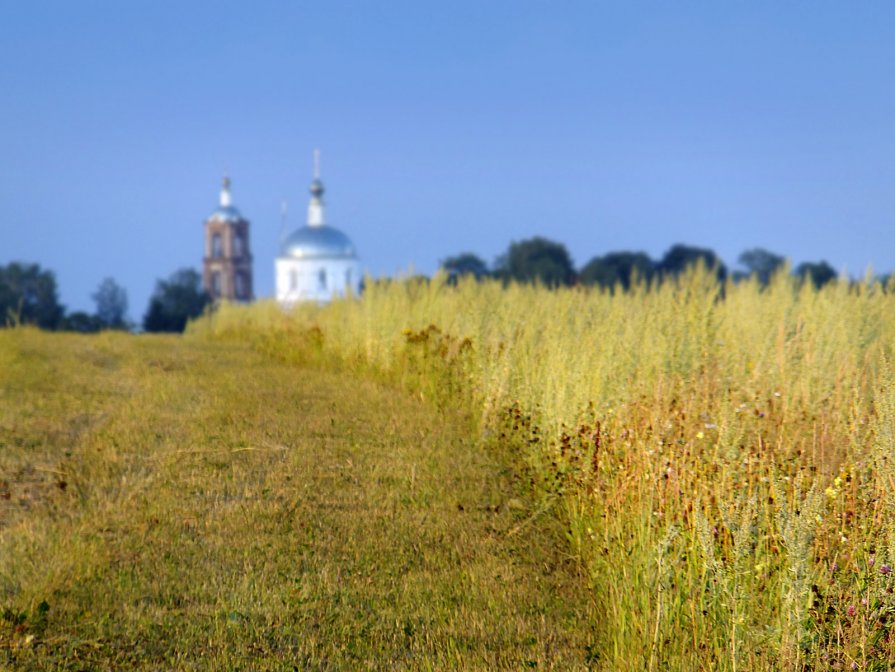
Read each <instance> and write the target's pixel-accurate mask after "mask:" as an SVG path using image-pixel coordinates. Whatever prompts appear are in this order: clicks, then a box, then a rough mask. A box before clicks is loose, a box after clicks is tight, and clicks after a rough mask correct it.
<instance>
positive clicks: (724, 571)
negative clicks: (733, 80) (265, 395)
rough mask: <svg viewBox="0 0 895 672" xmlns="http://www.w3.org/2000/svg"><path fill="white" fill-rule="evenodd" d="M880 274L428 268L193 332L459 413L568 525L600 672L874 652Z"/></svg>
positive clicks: (887, 332)
mask: <svg viewBox="0 0 895 672" xmlns="http://www.w3.org/2000/svg"><path fill="white" fill-rule="evenodd" d="M889 289H890V291H889V292H888V293H887V292H885V291H883V288H882V287H880V286H879V285H878V284H874V283H873V282H869V281H868V282H865V283H862V284H857V285H853V286H850V285H849V284H847V283H844V282H840V283H837V284H833V285H829V286H827V287H825V288H824V289H823V290H822V291H815V290H814V289H813V288H811V287H810V286H799V285H797V284H796V283H795V282H794V281H793V280H792V279H791V278H790V277H789V276H788V275H786V274H785V273H781V274H779V275H778V276H777V277H776V278H775V279H774V281H773V282H772V284H771V285H770V287H768V288H762V287H760V286H759V285H758V284H757V283H756V282H747V283H743V284H739V285H727V286H725V287H719V286H717V285H716V284H715V283H714V282H713V280H712V277H711V274H710V273H707V272H705V271H703V270H699V269H697V270H695V271H694V272H692V273H690V274H689V275H687V276H686V277H684V278H683V279H681V280H680V281H679V282H677V283H667V284H664V285H662V286H658V287H655V286H654V287H651V288H650V287H645V286H640V287H637V288H636V289H635V290H634V291H632V292H630V293H621V292H615V293H613V292H600V291H586V290H581V289H569V290H558V291H548V290H546V289H543V288H538V287H525V286H510V287H508V288H504V287H502V286H501V285H500V284H498V283H493V282H492V283H482V284H477V283H475V282H473V281H461V283H460V284H459V286H457V287H452V286H450V285H449V284H448V283H446V282H445V279H444V278H436V279H434V280H433V281H431V282H421V281H409V282H394V283H371V285H370V287H369V288H368V290H367V291H366V293H365V295H364V296H363V298H362V299H359V300H347V301H340V302H337V303H334V304H333V305H331V306H329V307H327V308H316V307H307V306H303V307H300V308H298V309H296V310H295V311H293V312H292V313H291V314H288V315H285V314H283V313H281V311H279V309H278V308H276V307H275V306H274V305H271V304H267V305H258V306H253V307H251V308H237V307H232V306H226V307H224V308H223V309H221V310H220V311H218V312H217V313H216V314H215V315H213V316H211V317H210V318H208V319H206V320H204V321H202V322H200V323H197V324H195V325H193V327H192V332H193V333H194V334H195V335H198V336H201V337H205V338H237V339H243V340H248V341H251V342H253V343H254V344H255V346H256V347H258V348H260V349H261V350H263V351H265V352H268V353H271V354H275V355H277V356H279V357H281V358H283V359H297V360H305V361H306V360H308V359H309V358H310V359H312V360H314V361H317V362H319V363H321V364H324V365H326V366H330V367H348V368H355V367H358V366H360V367H364V368H366V369H368V370H371V371H375V372H377V374H378V375H380V376H383V377H385V378H386V379H390V380H394V381H399V382H401V383H403V384H404V385H406V386H407V387H408V388H409V389H412V390H414V391H415V392H416V393H417V394H419V395H420V396H422V397H423V398H427V399H430V400H432V401H433V402H434V403H436V404H440V405H442V406H456V407H458V408H464V409H467V410H468V411H470V412H471V413H472V415H473V417H474V418H475V419H476V421H477V423H478V426H479V428H480V437H481V440H482V441H483V442H484V443H486V444H490V445H500V446H505V447H506V446H508V447H510V448H511V449H512V450H515V451H517V454H519V455H520V457H521V459H522V460H523V461H524V462H525V463H526V464H527V469H528V471H527V478H528V480H529V482H530V484H531V486H532V487H533V491H534V493H535V497H536V498H537V499H538V501H539V502H540V504H539V510H541V511H543V513H545V514H547V513H549V515H553V516H559V518H560V519H561V520H563V521H564V524H565V527H566V531H567V534H566V536H567V539H566V543H567V544H568V546H567V547H568V549H570V550H571V551H572V552H573V554H574V555H575V556H576V557H577V558H578V560H579V562H580V566H581V567H582V570H583V572H584V575H585V577H586V578H585V582H586V584H587V586H588V588H589V590H591V591H592V594H593V596H594V597H595V599H596V600H597V602H598V604H600V605H601V611H600V614H599V617H598V619H597V621H596V623H595V624H594V627H595V628H597V632H598V636H597V644H596V646H595V651H594V656H595V660H598V661H599V665H601V666H602V667H604V668H605V669H612V670H619V669H630V670H642V669H657V670H658V669H702V668H711V669H722V670H758V669H824V668H830V669H836V668H849V667H851V666H852V665H853V664H854V665H855V666H857V667H858V668H861V669H888V668H889V666H891V665H893V664H895V643H893V639H892V635H891V630H890V628H891V626H892V620H893V617H895V599H893V594H892V586H893V585H895V579H893V578H892V575H890V574H889V573H888V571H889V567H892V566H895V526H893V524H892V515H893V512H895V497H893V493H895V468H893V466H892V461H893V460H895V440H893V431H895V429H893V423H895V382H893V377H892V374H891V371H890V366H889V364H888V362H889V361H890V359H891V357H892V354H893V353H892V350H893V346H895V295H893V293H892V292H891V290H892V289H893V288H891V287H890V288H889Z"/></svg>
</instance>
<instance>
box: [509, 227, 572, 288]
mask: <svg viewBox="0 0 895 672" xmlns="http://www.w3.org/2000/svg"><path fill="white" fill-rule="evenodd" d="M496 267H497V268H496V271H497V275H498V276H499V277H501V278H504V279H506V280H516V281H518V282H535V281H540V282H542V283H544V284H545V285H547V286H548V287H558V286H560V285H571V284H572V282H573V281H574V279H575V269H574V267H573V266H572V260H571V258H570V257H569V252H568V250H566V247H565V245H563V244H562V243H556V242H553V241H552V240H547V239H546V238H541V237H536V238H530V239H528V240H523V241H520V242H514V243H511V244H510V247H509V249H508V250H507V252H506V254H504V255H502V256H501V257H500V258H499V259H498V260H497V263H496Z"/></svg>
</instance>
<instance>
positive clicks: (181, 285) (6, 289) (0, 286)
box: [0, 262, 211, 333]
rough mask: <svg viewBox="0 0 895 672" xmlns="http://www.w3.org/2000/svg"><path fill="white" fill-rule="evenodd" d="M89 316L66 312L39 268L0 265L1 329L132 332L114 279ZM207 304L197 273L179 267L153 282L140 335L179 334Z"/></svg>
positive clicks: (104, 285)
mask: <svg viewBox="0 0 895 672" xmlns="http://www.w3.org/2000/svg"><path fill="white" fill-rule="evenodd" d="M91 298H92V299H93V301H94V304H95V305H96V309H95V311H94V312H92V313H88V312H86V311H74V312H67V311H66V309H65V306H63V305H62V304H61V303H60V302H59V293H58V288H57V285H56V276H55V274H54V273H53V272H52V271H49V270H45V269H42V268H41V267H40V266H39V265H38V264H25V263H21V262H12V263H10V264H7V265H6V266H0V327H4V326H15V325H18V324H34V325H36V326H38V327H41V328H42V329H49V330H59V331H78V332H82V333H92V332H97V331H103V330H108V329H119V330H128V331H132V330H134V329H136V327H137V325H135V324H134V323H133V322H131V321H130V320H129V319H128V316H127V310H128V300H127V291H126V290H125V289H124V287H122V286H121V285H119V284H118V283H117V282H115V280H114V279H113V278H106V279H104V280H103V281H102V282H100V284H99V286H98V287H97V289H96V291H95V292H94V293H93V294H91ZM210 303H211V297H210V296H209V295H208V294H207V293H206V292H205V291H204V290H203V289H202V283H201V278H200V276H199V273H197V272H196V271H195V270H193V269H191V268H184V269H181V270H179V271H176V272H175V273H173V274H172V275H171V276H170V277H169V278H167V279H164V280H158V281H157V282H156V286H155V291H154V292H153V294H152V297H151V298H150V300H149V306H148V307H147V309H146V313H145V314H144V315H143V320H142V323H141V325H140V326H142V328H143V330H144V331H170V332H179V331H183V330H184V328H185V327H186V323H187V321H188V320H189V319H191V318H193V317H198V316H199V315H201V314H202V312H203V311H204V310H205V308H206V306H208V305H209V304H210Z"/></svg>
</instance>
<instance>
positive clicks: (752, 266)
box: [737, 247, 786, 285]
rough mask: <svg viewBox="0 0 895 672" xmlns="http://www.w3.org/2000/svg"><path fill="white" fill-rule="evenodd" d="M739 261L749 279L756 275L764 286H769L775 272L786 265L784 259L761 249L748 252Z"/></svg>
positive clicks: (757, 248)
mask: <svg viewBox="0 0 895 672" xmlns="http://www.w3.org/2000/svg"><path fill="white" fill-rule="evenodd" d="M737 261H739V262H740V265H741V266H743V267H744V268H745V269H746V275H747V277H749V276H753V275H754V276H756V277H757V278H758V281H759V282H760V283H761V284H763V285H767V284H768V283H769V282H770V281H771V276H773V275H774V272H775V271H776V270H777V269H779V268H781V267H782V266H783V265H784V264H785V263H786V259H785V258H784V257H781V256H780V255H779V254H774V253H773V252H768V251H767V250H765V249H763V248H760V247H756V248H753V249H751V250H746V251H745V252H743V253H742V254H741V255H740V257H739V259H738V260H737Z"/></svg>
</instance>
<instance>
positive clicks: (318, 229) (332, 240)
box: [280, 225, 357, 259]
mask: <svg viewBox="0 0 895 672" xmlns="http://www.w3.org/2000/svg"><path fill="white" fill-rule="evenodd" d="M280 256H281V257H292V258H294V259H333V258H335V259H354V258H355V257H356V256H357V253H356V252H355V251H354V243H352V242H351V239H350V238H349V237H348V236H346V235H345V234H344V233H342V232H341V231H339V230H338V229H335V228H333V227H331V226H326V225H321V226H303V227H301V228H300V229H298V230H297V231H293V232H292V233H291V234H290V235H289V237H288V238H287V239H286V240H285V242H284V243H283V245H282V247H281V248H280Z"/></svg>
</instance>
